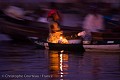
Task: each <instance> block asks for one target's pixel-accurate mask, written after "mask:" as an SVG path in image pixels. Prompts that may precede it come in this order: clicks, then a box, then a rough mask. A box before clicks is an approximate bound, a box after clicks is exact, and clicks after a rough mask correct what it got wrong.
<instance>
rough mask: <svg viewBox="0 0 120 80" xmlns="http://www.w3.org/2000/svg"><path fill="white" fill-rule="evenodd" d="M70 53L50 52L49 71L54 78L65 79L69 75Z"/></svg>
mask: <svg viewBox="0 0 120 80" xmlns="http://www.w3.org/2000/svg"><path fill="white" fill-rule="evenodd" d="M68 59H69V57H68V53H65V52H64V51H50V52H49V61H50V62H49V64H50V65H49V69H50V74H51V75H52V76H53V78H61V79H63V78H64V76H65V75H67V74H68V72H67V70H68V67H69V66H68Z"/></svg>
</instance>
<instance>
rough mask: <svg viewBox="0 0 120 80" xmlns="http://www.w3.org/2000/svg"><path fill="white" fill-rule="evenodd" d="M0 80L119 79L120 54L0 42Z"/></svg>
mask: <svg viewBox="0 0 120 80" xmlns="http://www.w3.org/2000/svg"><path fill="white" fill-rule="evenodd" d="M0 80H120V53H115V52H106V53H102V52H84V53H81V52H68V51H65V52H60V51H50V50H40V49H36V47H35V46H34V45H33V44H26V43H15V42H11V41H0Z"/></svg>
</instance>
